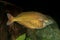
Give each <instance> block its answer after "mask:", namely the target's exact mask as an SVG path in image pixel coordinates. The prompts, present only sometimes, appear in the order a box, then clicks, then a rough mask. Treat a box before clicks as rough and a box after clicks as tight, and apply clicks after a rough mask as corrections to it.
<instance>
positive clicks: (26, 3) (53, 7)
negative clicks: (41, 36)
mask: <svg viewBox="0 0 60 40" xmlns="http://www.w3.org/2000/svg"><path fill="white" fill-rule="evenodd" d="M1 1H5V2H0V19H1V20H0V40H9V39H10V40H13V39H15V38H16V36H18V35H20V33H21V31H22V29H23V28H20V27H19V25H16V24H17V23H16V24H13V25H12V26H10V27H9V26H6V22H7V15H6V13H8V12H9V13H11V14H12V15H13V16H16V15H18V14H19V13H20V12H23V11H37V12H42V13H43V14H46V15H49V16H51V17H52V18H53V19H54V20H55V21H56V22H57V24H58V25H59V28H60V18H59V17H60V15H59V11H58V9H59V7H58V5H57V3H54V2H53V1H52V2H50V3H49V2H48V0H39V1H38V0H1ZM20 26H22V25H20ZM16 29H18V30H16ZM24 30H25V29H24ZM24 30H23V32H26V31H24ZM12 36H13V37H12ZM11 37H12V38H13V39H12V38H11ZM7 38H8V39H7Z"/></svg>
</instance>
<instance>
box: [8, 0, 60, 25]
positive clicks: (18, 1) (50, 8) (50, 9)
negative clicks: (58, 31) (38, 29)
mask: <svg viewBox="0 0 60 40" xmlns="http://www.w3.org/2000/svg"><path fill="white" fill-rule="evenodd" d="M7 2H10V3H12V4H14V5H16V6H18V7H19V8H21V10H22V11H38V12H42V13H43V14H47V15H49V16H51V17H52V18H53V19H54V20H55V21H56V22H57V23H58V25H59V26H60V18H59V17H60V14H59V10H58V9H59V4H58V3H59V2H57V1H50V2H49V1H48V0H7Z"/></svg>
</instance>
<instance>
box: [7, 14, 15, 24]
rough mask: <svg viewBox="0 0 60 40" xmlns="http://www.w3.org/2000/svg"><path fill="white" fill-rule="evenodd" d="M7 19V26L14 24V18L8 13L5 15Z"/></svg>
mask: <svg viewBox="0 0 60 40" xmlns="http://www.w3.org/2000/svg"><path fill="white" fill-rule="evenodd" d="M7 17H8V22H7V25H10V24H12V23H13V22H14V21H13V19H14V17H13V16H12V15H11V14H10V13H8V14H7Z"/></svg>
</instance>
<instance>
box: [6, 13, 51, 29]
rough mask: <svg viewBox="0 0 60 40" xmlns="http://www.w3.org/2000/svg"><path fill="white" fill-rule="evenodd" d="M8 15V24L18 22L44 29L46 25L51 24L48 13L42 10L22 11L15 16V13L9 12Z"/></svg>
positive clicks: (27, 26) (32, 27)
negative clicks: (41, 11) (43, 12)
mask: <svg viewBox="0 0 60 40" xmlns="http://www.w3.org/2000/svg"><path fill="white" fill-rule="evenodd" d="M7 17H8V21H7V25H11V24H12V23H14V22H17V23H19V24H21V25H24V26H25V27H26V28H29V29H42V28H44V27H46V25H48V24H51V23H49V20H48V18H47V17H46V15H44V14H42V13H40V12H22V13H20V14H18V15H17V16H16V17H13V15H11V14H10V13H7ZM46 23H47V24H46Z"/></svg>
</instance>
